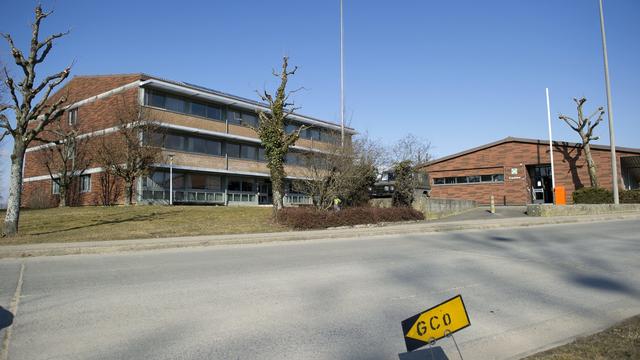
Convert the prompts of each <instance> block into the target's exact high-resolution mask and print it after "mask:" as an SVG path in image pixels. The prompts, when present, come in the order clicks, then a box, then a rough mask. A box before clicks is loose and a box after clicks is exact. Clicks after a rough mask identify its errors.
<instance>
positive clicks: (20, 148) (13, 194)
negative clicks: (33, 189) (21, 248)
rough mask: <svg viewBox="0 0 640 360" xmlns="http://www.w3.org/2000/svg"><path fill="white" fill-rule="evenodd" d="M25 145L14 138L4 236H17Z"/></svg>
mask: <svg viewBox="0 0 640 360" xmlns="http://www.w3.org/2000/svg"><path fill="white" fill-rule="evenodd" d="M24 153H25V145H24V142H23V141H22V139H21V138H19V137H18V138H16V139H15V142H14V144H13V152H12V153H11V178H10V179H9V198H8V199H7V214H6V216H5V218H4V226H3V232H4V234H5V235H6V236H15V235H17V234H18V222H19V220H20V202H21V200H22V166H23V164H24Z"/></svg>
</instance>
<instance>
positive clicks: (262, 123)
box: [252, 56, 307, 216]
mask: <svg viewBox="0 0 640 360" xmlns="http://www.w3.org/2000/svg"><path fill="white" fill-rule="evenodd" d="M288 62H289V58H288V57H287V56H285V57H283V59H282V70H281V71H280V72H279V73H277V72H276V71H275V70H274V71H273V75H274V76H276V77H278V78H279V79H280V85H279V86H278V89H277V90H276V93H275V96H274V95H272V94H270V93H268V92H267V91H266V90H265V91H263V92H262V93H260V92H258V95H259V96H260V98H261V99H262V101H264V102H266V103H267V104H268V105H269V112H265V111H258V116H259V123H258V127H256V128H253V127H252V129H253V130H255V132H256V133H257V134H258V137H259V138H260V141H261V142H262V145H263V146H264V148H265V157H266V159H267V168H269V174H270V176H271V186H272V191H273V207H274V210H275V211H276V216H277V210H280V209H282V208H283V207H284V204H283V197H284V179H285V177H286V173H285V170H284V161H285V157H286V155H287V152H288V151H289V147H290V146H292V145H293V144H295V142H296V141H297V140H298V138H300V132H301V131H302V130H304V129H306V128H307V126H304V125H302V126H300V127H299V128H298V129H297V130H295V131H293V132H292V133H290V134H287V132H286V131H285V125H286V120H287V118H288V117H289V116H290V115H291V114H292V113H293V112H294V111H296V110H298V109H299V108H296V107H294V104H293V102H289V97H290V95H291V94H292V93H294V92H295V91H297V90H294V91H289V92H287V81H288V80H289V76H291V75H293V74H295V73H296V70H297V69H298V67H297V66H296V67H294V68H293V70H289V69H288Z"/></svg>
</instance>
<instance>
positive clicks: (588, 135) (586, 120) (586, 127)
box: [559, 98, 604, 188]
mask: <svg viewBox="0 0 640 360" xmlns="http://www.w3.org/2000/svg"><path fill="white" fill-rule="evenodd" d="M573 101H575V103H576V105H577V108H578V120H575V119H573V118H571V117H569V116H567V115H560V116H559V118H560V120H563V121H564V122H566V123H567V125H569V127H570V128H572V129H573V131H575V132H577V133H578V135H580V139H581V140H582V149H583V150H584V156H585V158H586V160H587V168H588V170H589V180H590V181H591V187H593V188H597V187H598V185H599V184H598V173H597V171H596V163H595V162H594V161H593V157H592V156H591V145H590V144H591V141H592V140H598V139H599V137H597V136H594V135H593V129H595V127H596V126H598V124H600V122H601V121H602V117H603V116H604V108H603V107H602V106H601V107H599V108H598V109H596V111H594V112H593V113H592V114H591V115H589V116H586V117H585V116H584V112H583V109H582V107H583V105H584V103H586V102H587V99H586V98H580V99H576V98H574V99H573ZM596 116H597V117H596ZM594 117H595V120H593V119H594Z"/></svg>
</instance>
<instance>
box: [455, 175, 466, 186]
mask: <svg viewBox="0 0 640 360" xmlns="http://www.w3.org/2000/svg"><path fill="white" fill-rule="evenodd" d="M456 183H457V184H466V183H467V177H466V176H458V177H457V178H456Z"/></svg>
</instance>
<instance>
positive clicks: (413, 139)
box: [392, 134, 431, 166]
mask: <svg viewBox="0 0 640 360" xmlns="http://www.w3.org/2000/svg"><path fill="white" fill-rule="evenodd" d="M392 153H393V162H394V163H396V164H397V163H400V162H402V161H406V160H408V161H410V162H411V165H412V166H418V165H420V164H423V163H426V162H427V161H429V160H431V143H430V142H429V141H427V140H425V139H421V138H419V137H417V136H415V135H413V134H407V135H406V136H405V137H403V138H401V139H400V140H398V141H397V142H396V143H395V144H394V145H393V148H392Z"/></svg>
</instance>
